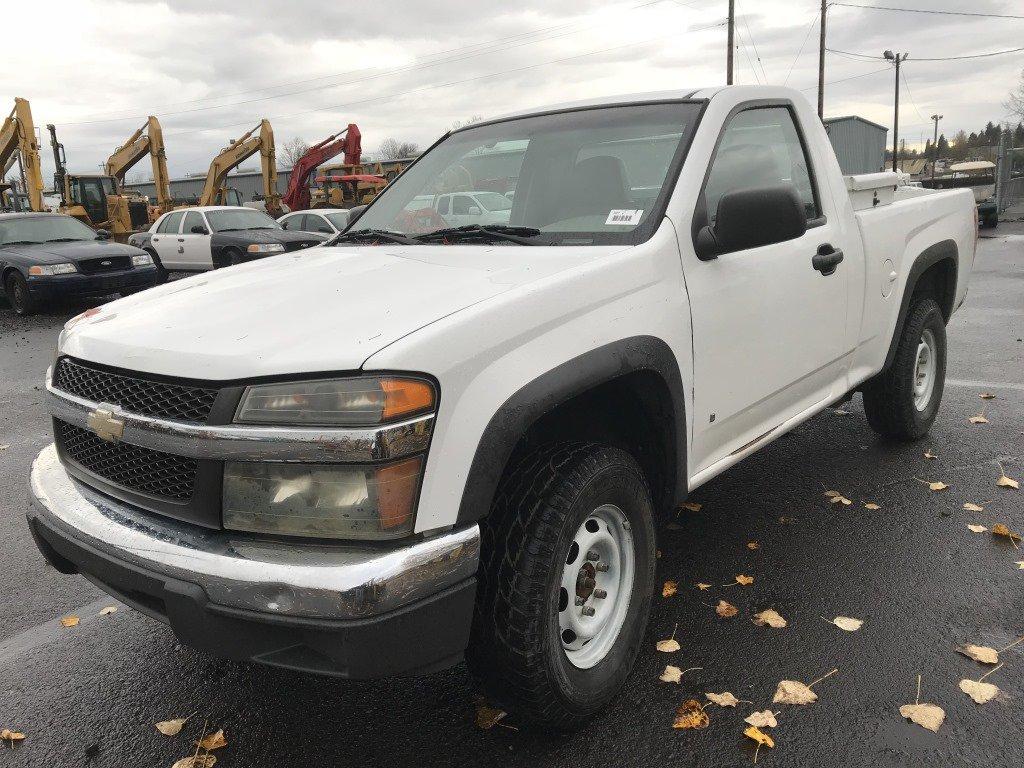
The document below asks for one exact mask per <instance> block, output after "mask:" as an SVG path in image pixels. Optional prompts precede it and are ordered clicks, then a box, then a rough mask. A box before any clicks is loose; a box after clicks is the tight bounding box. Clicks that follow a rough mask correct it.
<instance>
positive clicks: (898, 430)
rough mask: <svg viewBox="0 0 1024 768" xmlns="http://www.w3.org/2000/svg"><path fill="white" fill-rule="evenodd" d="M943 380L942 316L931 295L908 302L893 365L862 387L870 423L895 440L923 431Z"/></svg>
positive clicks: (938, 400)
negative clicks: (930, 297) (909, 303)
mask: <svg viewBox="0 0 1024 768" xmlns="http://www.w3.org/2000/svg"><path fill="white" fill-rule="evenodd" d="M945 383H946V321H945V318H944V317H943V315H942V310H941V309H939V305H938V304H937V303H936V302H935V300H934V299H919V300H918V301H916V302H914V303H912V304H911V306H910V311H909V312H908V313H907V319H906V322H905V323H904V324H903V330H902V331H901V332H900V339H899V342H898V345H897V347H896V356H895V357H894V358H893V361H892V365H890V366H889V368H888V369H887V370H885V371H883V372H882V373H880V374H879V375H878V376H876V377H875V378H874V379H872V380H871V381H870V382H868V384H867V385H866V386H865V387H864V410H865V412H866V413H867V417H868V423H869V424H870V425H871V428H872V429H874V430H875V431H876V432H878V433H879V434H881V435H885V436H886V437H892V438H895V439H897V440H918V439H920V438H922V437H924V436H925V435H926V434H928V430H929V429H931V426H932V422H933V421H935V417H936V415H937V414H938V412H939V404H940V403H941V402H942V391H943V388H944V386H945Z"/></svg>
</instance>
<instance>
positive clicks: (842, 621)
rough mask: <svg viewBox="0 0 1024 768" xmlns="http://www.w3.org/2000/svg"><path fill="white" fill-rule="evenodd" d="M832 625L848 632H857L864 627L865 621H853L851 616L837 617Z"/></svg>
mask: <svg viewBox="0 0 1024 768" xmlns="http://www.w3.org/2000/svg"><path fill="white" fill-rule="evenodd" d="M831 623H832V624H835V625H836V626H837V627H839V628H840V629H843V630H846V631H847V632H856V631H857V630H858V629H860V628H861V627H862V626H863V625H864V620H863V619H851V618H850V617H849V616H836V617H835V618H834V619H832V621H831Z"/></svg>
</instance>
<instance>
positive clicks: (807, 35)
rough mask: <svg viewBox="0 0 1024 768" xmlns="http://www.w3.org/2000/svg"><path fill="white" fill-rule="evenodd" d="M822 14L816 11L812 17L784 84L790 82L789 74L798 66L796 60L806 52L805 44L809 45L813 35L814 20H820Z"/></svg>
mask: <svg viewBox="0 0 1024 768" xmlns="http://www.w3.org/2000/svg"><path fill="white" fill-rule="evenodd" d="M820 15H821V11H818V12H817V13H815V14H814V17H813V18H812V19H811V23H810V24H808V25H807V32H806V33H804V41H803V42H802V43H800V50H798V51H797V52H796V56H794V57H793V62H792V63H791V64H790V65H789V72H787V73H786V79H785V80H783V81H782V84H783V85H785V84H786V83H788V82H789V76H790V75H792V74H793V67H795V66H796V61H797V59H799V58H800V54H801V53H803V52H804V46H805V45H807V40H808V39H809V38H810V36H811V30H812V29H814V22H816V21H817V20H818V17H819V16H820Z"/></svg>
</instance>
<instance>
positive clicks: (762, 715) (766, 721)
mask: <svg viewBox="0 0 1024 768" xmlns="http://www.w3.org/2000/svg"><path fill="white" fill-rule="evenodd" d="M743 722H744V723H749V724H750V725H752V726H754V727H755V728H774V727H775V726H777V725H778V724H779V723H778V722H777V721H776V720H775V713H774V712H772V711H771V710H770V709H766V710H764V711H763V712H751V713H750V714H749V715H748V716H747V717H745V718H743Z"/></svg>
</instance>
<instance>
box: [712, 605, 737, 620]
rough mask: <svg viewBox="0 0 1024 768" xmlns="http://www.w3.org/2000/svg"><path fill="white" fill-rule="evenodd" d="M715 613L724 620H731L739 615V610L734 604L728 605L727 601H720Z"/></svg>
mask: <svg viewBox="0 0 1024 768" xmlns="http://www.w3.org/2000/svg"><path fill="white" fill-rule="evenodd" d="M715 613H717V614H718V615H719V616H721V617H722V618H723V619H731V618H732V617H733V616H735V615H736V614H737V613H739V609H738V608H737V607H736V606H735V605H733V604H732V603H727V602H725V600H719V601H718V605H717V606H716V607H715Z"/></svg>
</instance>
